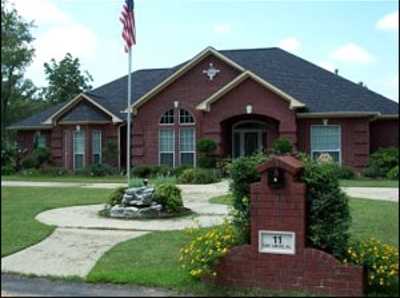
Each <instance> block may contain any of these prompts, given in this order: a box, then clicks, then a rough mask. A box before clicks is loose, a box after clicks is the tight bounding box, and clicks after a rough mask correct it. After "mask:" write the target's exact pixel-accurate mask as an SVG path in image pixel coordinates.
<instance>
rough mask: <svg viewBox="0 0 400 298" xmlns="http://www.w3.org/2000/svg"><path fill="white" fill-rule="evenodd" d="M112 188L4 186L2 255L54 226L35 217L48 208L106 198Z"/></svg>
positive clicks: (32, 242)
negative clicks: (45, 223)
mask: <svg viewBox="0 0 400 298" xmlns="http://www.w3.org/2000/svg"><path fill="white" fill-rule="evenodd" d="M111 191H112V190H105V189H82V188H40V187H36V188H35V187H2V188H1V204H2V208H1V255H2V256H6V255H9V254H11V253H14V252H17V251H19V250H21V249H23V248H25V247H27V246H31V245H33V244H35V243H37V242H39V241H41V240H42V239H44V238H46V237H47V236H48V235H50V234H51V233H52V232H53V231H54V229H55V228H54V227H52V226H48V225H44V224H42V223H40V222H38V221H36V220H35V216H36V215H37V214H38V213H40V212H42V211H45V210H48V209H54V208H60V207H66V206H73V205H88V204H99V203H104V202H106V200H107V198H108V195H109V193H110V192H111Z"/></svg>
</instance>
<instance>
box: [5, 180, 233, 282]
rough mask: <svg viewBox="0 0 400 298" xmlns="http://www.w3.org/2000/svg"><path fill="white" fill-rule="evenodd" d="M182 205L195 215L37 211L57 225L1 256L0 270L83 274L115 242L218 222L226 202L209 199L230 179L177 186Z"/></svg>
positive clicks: (91, 208) (92, 207) (221, 191)
mask: <svg viewBox="0 0 400 298" xmlns="http://www.w3.org/2000/svg"><path fill="white" fill-rule="evenodd" d="M181 189H182V197H183V201H184V205H185V206H186V207H188V208H191V209H192V210H193V211H195V212H196V213H198V214H199V216H197V217H195V218H193V217H183V218H176V219H158V220H141V221H140V220H121V219H107V218H103V217H100V216H99V215H98V214H97V212H98V211H99V210H100V209H102V208H103V207H104V204H101V205H89V206H74V207H67V208H58V209H52V210H48V211H45V212H42V213H39V214H38V215H37V216H36V219H37V220H38V221H40V222H43V223H45V224H48V225H54V226H56V227H57V229H56V230H55V231H54V232H53V234H52V235H50V236H49V237H48V238H46V239H45V240H43V241H41V242H39V243H37V244H35V245H33V246H31V247H28V248H26V249H24V250H22V251H20V252H17V253H15V254H13V255H10V256H7V257H5V258H2V262H1V263H2V264H1V271H2V272H11V273H24V274H34V275H37V276H47V275H52V276H60V277H66V276H79V277H82V278H85V277H86V276H87V274H88V273H89V272H90V270H91V269H92V268H93V266H94V265H95V264H96V262H97V260H98V259H100V257H101V256H102V255H103V254H104V253H105V252H106V251H107V250H109V249H110V248H111V247H113V246H114V245H116V244H118V243H120V242H122V241H126V240H128V239H133V238H136V237H139V236H142V235H144V234H146V233H148V232H149V231H164V230H180V229H184V228H186V227H193V226H197V225H201V226H212V225H216V224H220V223H222V221H223V217H224V215H226V214H227V213H228V208H227V206H224V205H217V204H210V203H209V202H208V199H209V198H211V197H213V196H219V195H223V194H226V193H227V192H228V183H227V182H221V183H216V184H211V185H185V186H181Z"/></svg>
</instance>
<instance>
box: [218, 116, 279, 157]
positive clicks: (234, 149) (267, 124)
mask: <svg viewBox="0 0 400 298" xmlns="http://www.w3.org/2000/svg"><path fill="white" fill-rule="evenodd" d="M221 131H222V142H221V150H222V152H221V153H222V155H223V156H229V157H232V158H238V157H241V156H249V155H252V154H254V153H256V152H265V151H267V150H268V149H269V148H270V147H271V144H272V142H273V140H275V139H276V138H277V137H278V134H279V133H278V131H279V121H277V120H274V119H272V118H269V117H266V116H262V115H254V114H253V115H240V116H234V117H231V118H229V119H226V120H224V121H223V122H221Z"/></svg>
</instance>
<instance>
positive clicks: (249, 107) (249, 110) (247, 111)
mask: <svg viewBox="0 0 400 298" xmlns="http://www.w3.org/2000/svg"><path fill="white" fill-rule="evenodd" d="M246 113H247V114H251V113H253V106H252V105H247V106H246Z"/></svg>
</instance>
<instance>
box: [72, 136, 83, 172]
mask: <svg viewBox="0 0 400 298" xmlns="http://www.w3.org/2000/svg"><path fill="white" fill-rule="evenodd" d="M81 131H82V132H83V144H84V149H83V154H82V155H83V159H82V161H83V162H82V169H84V168H85V167H86V132H85V131H84V130H81ZM76 132H78V131H76V130H74V131H73V132H72V167H73V169H74V171H75V170H76V167H75V133H76Z"/></svg>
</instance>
